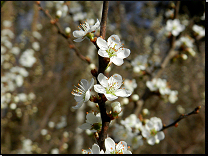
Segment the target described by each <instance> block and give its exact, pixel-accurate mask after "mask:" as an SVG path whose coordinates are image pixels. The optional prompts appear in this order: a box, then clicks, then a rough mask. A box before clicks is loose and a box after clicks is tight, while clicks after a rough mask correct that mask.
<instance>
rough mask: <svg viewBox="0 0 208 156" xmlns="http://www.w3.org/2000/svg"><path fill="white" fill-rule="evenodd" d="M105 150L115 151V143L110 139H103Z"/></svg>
mask: <svg viewBox="0 0 208 156" xmlns="http://www.w3.org/2000/svg"><path fill="white" fill-rule="evenodd" d="M105 148H106V151H114V150H115V142H114V141H113V139H111V138H106V139H105Z"/></svg>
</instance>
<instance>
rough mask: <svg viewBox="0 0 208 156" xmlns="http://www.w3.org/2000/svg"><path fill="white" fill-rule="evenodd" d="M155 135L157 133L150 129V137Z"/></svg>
mask: <svg viewBox="0 0 208 156" xmlns="http://www.w3.org/2000/svg"><path fill="white" fill-rule="evenodd" d="M156 134H157V131H156V130H155V129H154V128H153V129H151V131H150V135H151V136H155V135H156Z"/></svg>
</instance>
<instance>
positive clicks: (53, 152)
mask: <svg viewBox="0 0 208 156" xmlns="http://www.w3.org/2000/svg"><path fill="white" fill-rule="evenodd" d="M51 154H59V149H58V148H54V149H52V150H51Z"/></svg>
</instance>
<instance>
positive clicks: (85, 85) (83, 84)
mask: <svg viewBox="0 0 208 156" xmlns="http://www.w3.org/2000/svg"><path fill="white" fill-rule="evenodd" d="M80 84H81V85H82V86H83V87H84V89H85V91H86V90H88V84H89V83H88V81H87V80H85V79H82V80H81V81H80Z"/></svg>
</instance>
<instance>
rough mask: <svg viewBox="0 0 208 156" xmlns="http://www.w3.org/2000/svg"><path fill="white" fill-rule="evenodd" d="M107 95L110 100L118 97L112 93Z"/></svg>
mask: <svg viewBox="0 0 208 156" xmlns="http://www.w3.org/2000/svg"><path fill="white" fill-rule="evenodd" d="M105 97H106V98H107V99H108V100H109V101H113V100H115V99H118V97H117V96H114V95H112V94H105Z"/></svg>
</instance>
